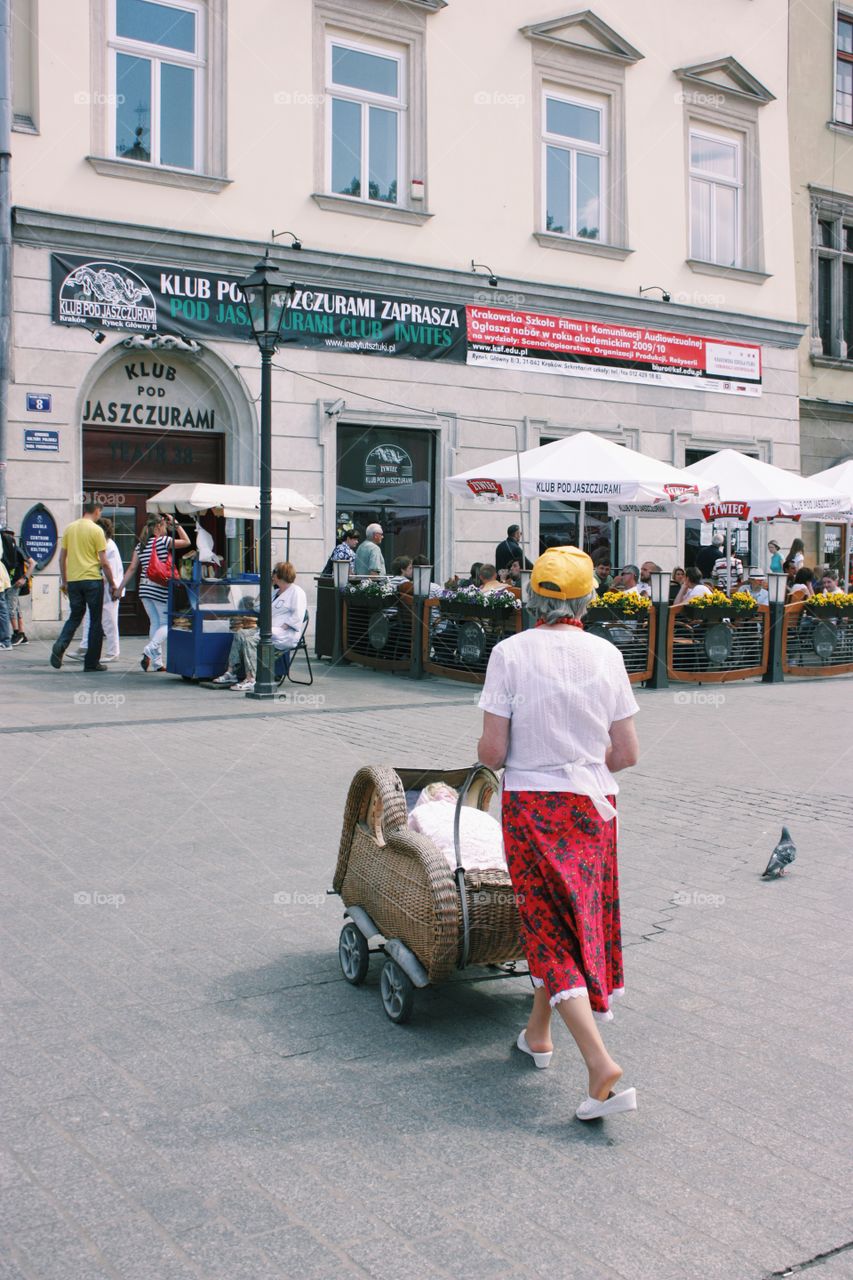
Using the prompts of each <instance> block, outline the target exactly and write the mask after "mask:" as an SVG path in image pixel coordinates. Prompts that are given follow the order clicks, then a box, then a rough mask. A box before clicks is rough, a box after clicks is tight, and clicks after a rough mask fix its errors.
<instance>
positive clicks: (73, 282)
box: [59, 262, 157, 333]
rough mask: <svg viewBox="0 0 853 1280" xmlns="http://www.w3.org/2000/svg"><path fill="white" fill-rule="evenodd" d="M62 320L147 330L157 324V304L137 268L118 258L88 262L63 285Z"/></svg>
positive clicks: (140, 330)
mask: <svg viewBox="0 0 853 1280" xmlns="http://www.w3.org/2000/svg"><path fill="white" fill-rule="evenodd" d="M59 321H60V323H61V324H76V325H83V326H91V325H94V326H95V327H96V328H102V329H132V330H137V331H139V332H142V333H147V332H149V331H150V330H153V329H156V328H157V307H156V303H155V301H154V295H153V294H152V292H151V290H150V289H149V288H148V285H147V284H146V283H145V281H144V280H143V279H142V278H141V276H138V275H137V274H136V272H135V271H131V270H130V269H129V268H128V267H125V266H122V265H121V264H120V263H117V262H86V263H84V264H83V265H82V266H79V267H75V268H74V270H73V271H70V272H69V273H68V275H67V276H66V277H65V279H64V280H63V281H62V284H61V285H60V288H59Z"/></svg>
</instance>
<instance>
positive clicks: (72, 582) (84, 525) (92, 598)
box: [50, 502, 116, 671]
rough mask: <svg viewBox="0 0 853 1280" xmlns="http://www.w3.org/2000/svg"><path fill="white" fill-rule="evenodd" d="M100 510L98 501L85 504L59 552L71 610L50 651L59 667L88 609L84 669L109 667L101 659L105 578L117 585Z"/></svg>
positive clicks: (100, 669) (63, 585)
mask: <svg viewBox="0 0 853 1280" xmlns="http://www.w3.org/2000/svg"><path fill="white" fill-rule="evenodd" d="M100 514H101V504H100V503H99V502H86V503H84V504H83V517H82V519H80V520H74V521H73V522H72V523H71V524H70V525H69V526H68V528H67V529H66V530H65V532H64V533H63V535H62V550H61V551H60V553H59V575H60V578H61V580H62V590H63V591H65V592H67V594H68V603H69V605H70V606H71V612H70V613H69V615H68V620H67V622H66V623H65V626H64V627H63V628H62V631H61V632H60V634H59V639H58V640H57V642H56V644H55V645H54V646H53V648H52V649H51V651H50V665H51V666H52V667H56V669H57V670H58V669H59V668H60V667H61V666H62V655H63V654H64V653H65V650H66V649H67V648H68V646H69V645H70V643H71V641H72V640H73V639H74V633H75V632H76V630H77V628H78V627H79V626H80V623H81V622H82V621H83V617H84V615H85V613H86V610H87V609H88V610H89V647H88V648H87V650H86V661H85V663H84V665H83V670H84V671H107V670H109V668H108V667H105V666H104V665H103V663H102V662H101V646H102V644H103V643H104V628H103V626H102V624H101V609H102V608H103V604H104V578H106V580H107V584H108V586H109V587H110V590H112V588H113V587H114V586H115V585H116V583H115V579H114V578H113V571H112V569H111V568H110V566H109V562H108V560H107V540H106V538H105V536H104V531H103V529H102V528H101V526H100V525H99V524H98V517H99V516H100Z"/></svg>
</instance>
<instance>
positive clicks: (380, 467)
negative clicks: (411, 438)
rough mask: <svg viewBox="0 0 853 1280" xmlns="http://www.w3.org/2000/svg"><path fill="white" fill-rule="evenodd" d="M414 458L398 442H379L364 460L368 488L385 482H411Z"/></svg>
mask: <svg viewBox="0 0 853 1280" xmlns="http://www.w3.org/2000/svg"><path fill="white" fill-rule="evenodd" d="M412 471H413V468H412V459H411V458H410V457H409V455H408V454H407V453H406V450H405V449H401V448H400V446H399V445H397V444H377V445H375V446H374V448H372V449H371V450H370V453H369V454H368V455H367V457H366V458H365V460H364V482H365V485H366V486H367V487H368V488H371V487H375V486H379V485H385V484H411V483H412Z"/></svg>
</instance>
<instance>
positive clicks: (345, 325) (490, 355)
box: [51, 254, 761, 396]
mask: <svg viewBox="0 0 853 1280" xmlns="http://www.w3.org/2000/svg"><path fill="white" fill-rule="evenodd" d="M51 315H52V319H53V321H54V323H56V324H63V325H73V326H78V327H84V328H89V329H94V330H98V329H103V330H111V329H112V330H120V331H122V332H130V333H160V334H177V335H179V336H182V337H187V338H200V339H204V340H207V341H220V342H233V341H235V340H236V341H240V342H252V341H254V339H253V336H252V327H251V323H250V319H249V311H248V307H247V306H246V301H245V298H244V297H243V292H242V290H241V288H240V279H239V277H237V276H232V275H223V274H222V273H220V272H216V271H193V270H189V269H187V268H183V267H162V266H157V265H154V264H152V263H146V262H132V263H127V262H122V261H117V260H114V259H106V258H98V259H92V258H83V257H79V256H76V255H73V254H53V255H52V256H51ZM282 342H283V344H287V343H291V344H293V345H294V346H297V347H307V348H311V349H313V350H320V351H337V352H340V353H341V354H347V353H350V354H355V355H378V356H403V357H405V358H408V359H414V360H450V361H453V362H458V363H460V364H462V363H467V364H469V365H485V366H488V367H491V368H498V369H499V368H511V369H523V370H529V371H531V372H534V373H556V374H564V375H566V376H569V377H575V378H598V379H606V380H611V381H618V382H637V383H644V384H646V385H650V386H662V387H692V388H694V389H695V390H697V391H715V392H724V393H726V394H729V395H749V396H757V395H760V394H761V348H760V347H758V346H753V345H750V344H748V343H742V342H721V341H717V340H716V339H712V338H703V337H700V336H697V335H694V334H681V333H672V332H669V331H663V330H659V329H651V328H648V329H638V328H629V327H627V326H624V325H616V324H606V323H598V322H597V321H593V320H576V319H573V318H572V317H570V316H552V315H545V314H543V313H540V312H530V311H515V310H506V309H503V308H497V307H486V306H469V307H465V306H461V305H456V304H452V303H445V302H436V301H434V300H430V299H422V298H416V299H413V298H404V297H400V296H398V295H396V294H377V293H358V292H354V291H352V290H349V289H335V288H332V287H330V286H317V285H298V286H296V292H295V294H294V298H293V304H292V306H291V307H289V308H288V310H287V313H286V315H285V318H284V324H283V327H282Z"/></svg>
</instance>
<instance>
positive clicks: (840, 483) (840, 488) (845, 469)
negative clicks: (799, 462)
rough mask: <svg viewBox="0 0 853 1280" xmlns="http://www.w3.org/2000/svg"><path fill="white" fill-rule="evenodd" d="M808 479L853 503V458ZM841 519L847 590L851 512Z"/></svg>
mask: <svg viewBox="0 0 853 1280" xmlns="http://www.w3.org/2000/svg"><path fill="white" fill-rule="evenodd" d="M809 479H810V480H816V481H817V482H818V483H819V484H823V485H827V486H828V487H829V488H830V489H833V490H834V491H835V492H836V493H840V494H841V495H842V496H843V497H847V498H849V499H850V501H851V503H853V458H847V459H846V461H845V462H839V464H838V466H836V467H829V468H827V470H826V471H818V473H817V475H813V476H809ZM843 520H844V523H845V524H846V525H847V538H846V540H845V543H844V573H843V577H844V590H845V591H849V590H850V537H851V534H853V512H850V511H848V512H847V513H846V514H845V515H844V517H843Z"/></svg>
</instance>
